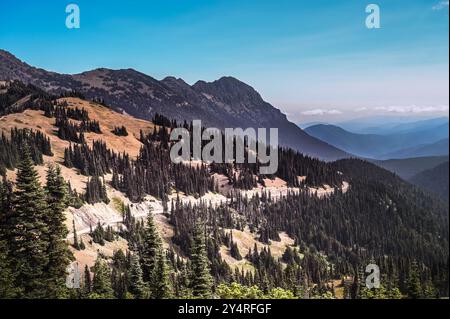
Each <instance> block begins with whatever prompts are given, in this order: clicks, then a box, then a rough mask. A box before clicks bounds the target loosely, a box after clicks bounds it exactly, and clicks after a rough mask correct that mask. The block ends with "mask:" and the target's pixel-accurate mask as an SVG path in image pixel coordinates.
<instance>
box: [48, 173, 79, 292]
mask: <svg viewBox="0 0 450 319" xmlns="http://www.w3.org/2000/svg"><path fill="white" fill-rule="evenodd" d="M46 192H47V203H48V207H49V211H48V215H47V224H48V229H49V248H48V256H49V263H48V266H47V270H46V271H47V274H48V275H49V276H50V282H49V286H48V287H47V289H48V291H49V293H50V295H51V296H53V297H54V298H56V297H58V296H59V295H60V294H61V293H62V292H61V291H62V289H63V288H64V282H65V278H66V269H67V267H68V265H69V264H70V261H71V260H73V258H74V257H73V255H72V253H71V252H70V250H69V247H68V245H67V242H66V237H67V234H68V231H67V228H66V226H65V224H64V221H65V216H64V210H65V208H66V205H67V202H66V199H67V185H66V182H65V181H64V178H63V177H62V176H61V170H60V168H59V167H57V168H54V167H53V166H50V167H49V168H48V171H47V185H46Z"/></svg>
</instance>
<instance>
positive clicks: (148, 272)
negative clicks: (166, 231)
mask: <svg viewBox="0 0 450 319" xmlns="http://www.w3.org/2000/svg"><path fill="white" fill-rule="evenodd" d="M161 247H162V242H161V238H160V237H159V234H158V230H157V229H156V225H155V221H154V220H153V214H152V213H151V212H150V213H149V214H148V216H147V224H146V227H145V229H144V240H143V247H142V254H141V259H142V261H141V265H142V270H143V278H144V281H145V282H146V283H148V284H149V285H151V283H152V280H153V279H154V275H155V269H156V267H157V262H158V254H159V252H160V250H161Z"/></svg>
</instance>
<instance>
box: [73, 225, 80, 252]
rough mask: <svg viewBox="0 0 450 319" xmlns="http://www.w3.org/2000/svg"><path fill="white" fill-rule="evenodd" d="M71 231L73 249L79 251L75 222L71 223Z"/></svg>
mask: <svg viewBox="0 0 450 319" xmlns="http://www.w3.org/2000/svg"><path fill="white" fill-rule="evenodd" d="M72 231H73V248H75V249H76V250H80V244H79V243H78V235H77V229H76V228H75V220H73V221H72Z"/></svg>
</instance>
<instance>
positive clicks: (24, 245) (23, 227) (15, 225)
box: [8, 147, 49, 298]
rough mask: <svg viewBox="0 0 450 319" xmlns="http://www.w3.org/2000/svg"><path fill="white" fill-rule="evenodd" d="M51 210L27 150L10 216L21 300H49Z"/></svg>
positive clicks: (14, 260) (14, 263)
mask: <svg viewBox="0 0 450 319" xmlns="http://www.w3.org/2000/svg"><path fill="white" fill-rule="evenodd" d="M48 215H49V209H48V205H47V202H46V200H45V194H44V191H43V189H42V188H41V186H40V184H39V180H38V175H37V173H36V171H35V169H34V167H33V161H32V159H31V155H30V151H29V149H28V147H25V148H24V150H23V153H22V160H21V162H20V164H19V166H18V171H17V178H16V190H15V198H14V209H13V212H12V213H11V216H10V236H11V238H10V239H11V241H10V243H8V244H9V248H10V255H11V260H12V267H13V268H14V269H16V285H17V287H20V288H22V289H23V290H22V292H21V297H26V298H46V297H49V294H48V290H47V289H46V288H47V284H48V283H49V276H48V274H47V273H46V270H47V266H48V263H49V256H48V248H49V243H48V240H49V228H48V224H47V223H46V221H47V217H48Z"/></svg>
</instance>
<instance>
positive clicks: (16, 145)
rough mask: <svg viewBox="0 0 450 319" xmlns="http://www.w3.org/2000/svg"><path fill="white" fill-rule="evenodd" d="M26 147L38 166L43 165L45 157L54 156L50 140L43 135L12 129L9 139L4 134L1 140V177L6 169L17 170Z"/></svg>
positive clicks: (36, 132)
mask: <svg viewBox="0 0 450 319" xmlns="http://www.w3.org/2000/svg"><path fill="white" fill-rule="evenodd" d="M25 146H28V148H29V152H30V156H31V158H32V160H33V163H35V164H36V165H41V164H42V163H43V158H42V156H43V155H47V156H53V153H52V148H51V144H50V139H49V138H48V137H46V136H45V135H44V134H43V133H41V132H40V131H33V130H29V129H18V128H17V127H15V128H12V129H11V130H10V134H9V138H8V137H7V136H6V135H5V134H4V133H2V135H1V138H0V175H4V174H5V173H6V171H5V170H6V169H11V170H12V169H14V168H16V166H17V164H18V163H19V160H20V154H21V152H22V151H23V148H24V147H25Z"/></svg>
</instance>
